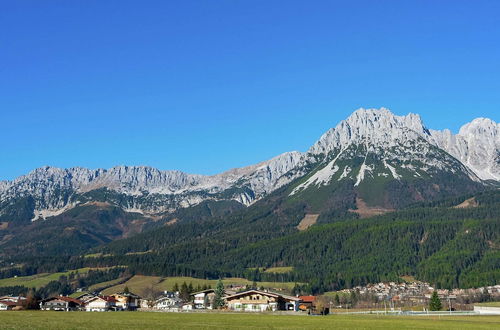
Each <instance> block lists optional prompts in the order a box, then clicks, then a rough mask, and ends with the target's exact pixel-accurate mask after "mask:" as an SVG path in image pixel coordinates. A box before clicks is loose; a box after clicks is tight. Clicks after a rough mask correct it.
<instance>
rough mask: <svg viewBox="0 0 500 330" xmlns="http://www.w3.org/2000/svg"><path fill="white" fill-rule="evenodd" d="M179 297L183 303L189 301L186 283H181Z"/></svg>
mask: <svg viewBox="0 0 500 330" xmlns="http://www.w3.org/2000/svg"><path fill="white" fill-rule="evenodd" d="M179 296H180V298H181V299H182V300H183V301H189V288H188V286H187V284H186V282H184V283H182V285H181V290H180V294H179Z"/></svg>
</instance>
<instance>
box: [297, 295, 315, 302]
mask: <svg viewBox="0 0 500 330" xmlns="http://www.w3.org/2000/svg"><path fill="white" fill-rule="evenodd" d="M299 299H300V300H301V301H302V302H306V303H313V302H314V301H315V300H316V297H315V296H299Z"/></svg>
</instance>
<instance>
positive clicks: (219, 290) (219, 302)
mask: <svg viewBox="0 0 500 330" xmlns="http://www.w3.org/2000/svg"><path fill="white" fill-rule="evenodd" d="M224 294H225V291H224V284H223V283H222V280H220V279H219V281H217V286H216V287H215V297H214V308H215V309H220V308H222V307H224V299H223V298H224Z"/></svg>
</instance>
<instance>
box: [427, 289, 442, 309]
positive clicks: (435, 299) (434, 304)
mask: <svg viewBox="0 0 500 330" xmlns="http://www.w3.org/2000/svg"><path fill="white" fill-rule="evenodd" d="M441 308H443V305H442V304H441V299H439V296H438V294H437V291H434V292H433V293H432V297H431V300H430V302H429V310H431V311H440V310H441Z"/></svg>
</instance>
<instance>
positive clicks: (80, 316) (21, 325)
mask: <svg viewBox="0 0 500 330" xmlns="http://www.w3.org/2000/svg"><path fill="white" fill-rule="evenodd" d="M0 319H1V328H2V329H498V328H499V327H500V316H441V317H438V316H432V317H406V316H404V317H403V316H371V315H329V316H307V315H271V314H250V313H248V314H241V313H240V314H236V313H226V314H223V313H148V312H107V313H89V312H70V313H64V312H43V311H21V312H0Z"/></svg>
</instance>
